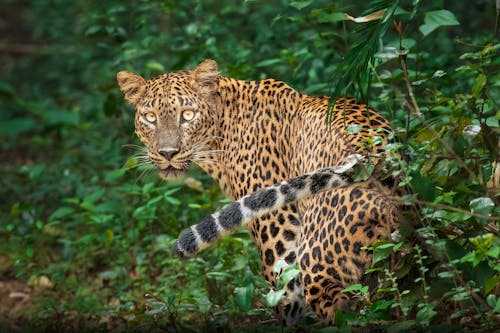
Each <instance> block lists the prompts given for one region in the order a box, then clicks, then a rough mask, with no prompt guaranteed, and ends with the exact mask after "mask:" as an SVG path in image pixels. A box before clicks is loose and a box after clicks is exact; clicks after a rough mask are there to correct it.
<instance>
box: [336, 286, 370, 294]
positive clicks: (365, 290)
mask: <svg viewBox="0 0 500 333" xmlns="http://www.w3.org/2000/svg"><path fill="white" fill-rule="evenodd" d="M352 291H356V292H359V293H360V294H361V295H366V294H367V293H368V286H363V285H362V284H359V283H357V284H352V285H350V286H349V287H347V288H345V289H343V290H342V292H343V293H348V292H352Z"/></svg>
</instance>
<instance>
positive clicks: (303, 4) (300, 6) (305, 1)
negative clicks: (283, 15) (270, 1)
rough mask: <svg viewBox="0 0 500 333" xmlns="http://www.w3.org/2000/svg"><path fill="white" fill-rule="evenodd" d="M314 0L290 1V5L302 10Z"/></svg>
mask: <svg viewBox="0 0 500 333" xmlns="http://www.w3.org/2000/svg"><path fill="white" fill-rule="evenodd" d="M313 2H314V0H303V1H292V2H291V3H290V6H291V7H293V8H296V9H298V10H302V9H304V8H306V7H307V6H309V5H310V4H312V3H313Z"/></svg>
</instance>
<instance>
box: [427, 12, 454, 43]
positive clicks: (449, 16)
mask: <svg viewBox="0 0 500 333" xmlns="http://www.w3.org/2000/svg"><path fill="white" fill-rule="evenodd" d="M454 25H460V23H459V22H458V20H457V18H456V17H455V15H454V14H453V13H452V12H450V11H449V10H446V9H442V10H435V11H431V12H427V13H425V18H424V24H422V25H421V26H420V27H418V29H419V30H420V32H421V33H422V34H423V35H424V37H425V36H427V35H429V34H430V33H431V32H433V31H434V30H436V29H437V28H439V27H442V26H454Z"/></svg>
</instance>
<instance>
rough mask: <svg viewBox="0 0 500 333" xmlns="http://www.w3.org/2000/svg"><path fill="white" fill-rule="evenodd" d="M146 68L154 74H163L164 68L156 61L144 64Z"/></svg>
mask: <svg viewBox="0 0 500 333" xmlns="http://www.w3.org/2000/svg"><path fill="white" fill-rule="evenodd" d="M146 68H147V69H149V70H152V71H156V72H164V71H165V66H163V65H162V64H160V63H159V62H157V61H150V62H148V63H147V64H146Z"/></svg>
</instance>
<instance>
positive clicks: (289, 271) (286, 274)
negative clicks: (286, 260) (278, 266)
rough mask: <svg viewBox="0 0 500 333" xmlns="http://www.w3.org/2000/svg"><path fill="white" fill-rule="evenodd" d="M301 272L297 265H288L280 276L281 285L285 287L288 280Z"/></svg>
mask: <svg viewBox="0 0 500 333" xmlns="http://www.w3.org/2000/svg"><path fill="white" fill-rule="evenodd" d="M299 272H300V271H299V268H298V267H297V265H293V266H290V267H287V268H286V269H285V270H284V271H283V272H282V273H281V274H280V276H279V282H280V283H279V286H281V287H285V286H286V285H287V284H288V282H290V281H292V280H293V279H295V277H296V276H297V275H299Z"/></svg>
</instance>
